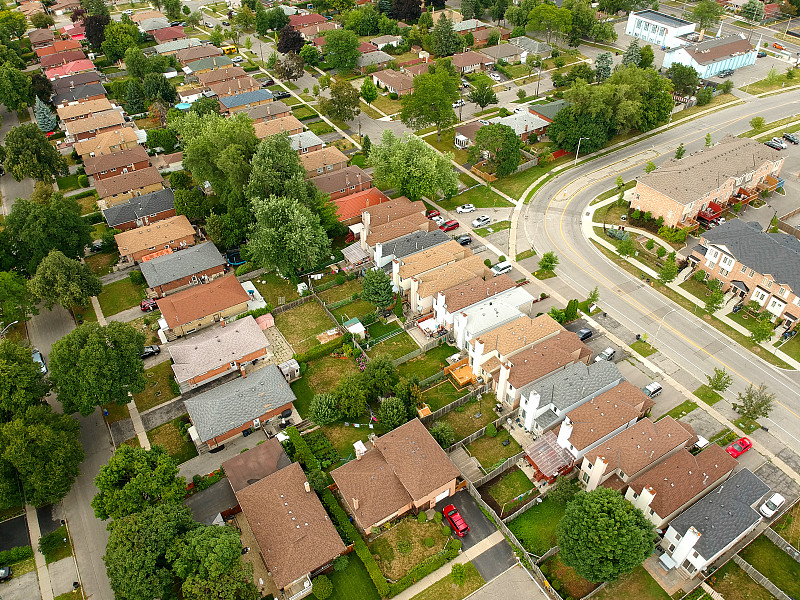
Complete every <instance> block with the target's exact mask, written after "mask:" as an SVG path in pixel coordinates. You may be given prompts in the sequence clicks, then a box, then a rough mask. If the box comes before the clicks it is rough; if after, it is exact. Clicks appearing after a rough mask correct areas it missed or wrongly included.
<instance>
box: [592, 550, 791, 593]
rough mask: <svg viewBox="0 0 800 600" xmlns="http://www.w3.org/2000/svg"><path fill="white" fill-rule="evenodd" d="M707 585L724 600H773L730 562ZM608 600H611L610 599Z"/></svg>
mask: <svg viewBox="0 0 800 600" xmlns="http://www.w3.org/2000/svg"><path fill="white" fill-rule="evenodd" d="M795 564H796V563H795ZM708 583H709V585H710V586H711V587H712V588H714V590H715V591H717V592H719V593H720V594H722V596H723V597H724V598H725V600H774V596H773V595H772V594H770V593H769V592H768V591H767V590H766V588H764V587H762V586H760V585H759V584H757V583H756V582H755V581H753V580H752V579H751V578H750V576H749V575H748V574H747V573H745V572H744V571H743V570H742V568H741V567H740V566H739V565H737V564H736V563H735V562H733V561H732V560H731V561H728V563H727V564H726V565H725V566H723V567H722V568H721V569H719V570H718V571H716V572H715V573H714V574H713V575H712V576H711V577H709V578H708ZM773 583H774V582H773ZM604 591H605V590H604ZM601 594H602V592H601ZM608 600H612V597H609V598H608ZM614 600H615V599H614ZM637 600H638V599H637Z"/></svg>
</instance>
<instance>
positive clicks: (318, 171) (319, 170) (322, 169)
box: [317, 167, 325, 173]
mask: <svg viewBox="0 0 800 600" xmlns="http://www.w3.org/2000/svg"><path fill="white" fill-rule="evenodd" d="M324 170H325V167H320V168H319V169H317V173H322V172H323V171H324Z"/></svg>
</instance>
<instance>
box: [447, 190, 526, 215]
mask: <svg viewBox="0 0 800 600" xmlns="http://www.w3.org/2000/svg"><path fill="white" fill-rule="evenodd" d="M462 204H474V205H475V207H476V208H503V207H507V206H513V204H511V202H509V201H508V200H506V199H505V198H503V197H502V196H500V195H499V194H497V193H495V192H493V191H492V190H491V189H489V187H487V186H485V185H481V186H478V187H474V188H472V189H471V190H467V191H466V192H464V193H463V194H459V195H458V196H454V197H452V198H446V199H443V200H440V201H439V205H440V206H441V207H442V208H444V209H445V210H455V208H456V207H457V206H461V205H462Z"/></svg>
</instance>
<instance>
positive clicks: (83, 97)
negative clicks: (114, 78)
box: [52, 71, 106, 108]
mask: <svg viewBox="0 0 800 600" xmlns="http://www.w3.org/2000/svg"><path fill="white" fill-rule="evenodd" d="M81 75H85V76H87V77H97V71H85V72H83V73H78V74H77V75H72V76H70V77H64V79H66V80H73V81H74V80H75V79H76V78H77V77H79V76H81ZM58 81H60V80H59V79H56V80H54V81H53V82H52V83H53V84H55V83H56V82H58ZM53 91H54V93H55V96H54V97H53V104H54V105H55V106H56V107H59V108H60V107H62V106H67V105H68V104H73V103H76V102H77V103H82V102H91V101H92V100H101V99H103V98H105V97H106V88H104V87H103V84H101V83H99V82H96V81H95V82H91V83H87V84H85V85H81V84H78V83H74V84H73V85H72V86H67V87H66V88H64V87H59V88H56V86H55V85H53Z"/></svg>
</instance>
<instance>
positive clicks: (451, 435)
mask: <svg viewBox="0 0 800 600" xmlns="http://www.w3.org/2000/svg"><path fill="white" fill-rule="evenodd" d="M429 431H430V434H431V435H432V436H433V439H435V440H436V442H437V443H438V444H439V445H440V446H441V447H442V448H449V447H450V446H452V445H453V444H454V443H455V441H456V432H455V431H454V430H453V427H452V426H451V425H450V423H445V422H444V421H436V423H434V424H433V425H431V428H430V430H429Z"/></svg>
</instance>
